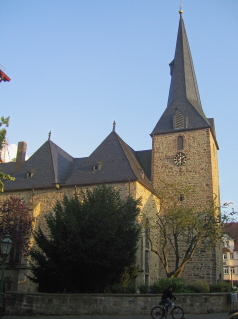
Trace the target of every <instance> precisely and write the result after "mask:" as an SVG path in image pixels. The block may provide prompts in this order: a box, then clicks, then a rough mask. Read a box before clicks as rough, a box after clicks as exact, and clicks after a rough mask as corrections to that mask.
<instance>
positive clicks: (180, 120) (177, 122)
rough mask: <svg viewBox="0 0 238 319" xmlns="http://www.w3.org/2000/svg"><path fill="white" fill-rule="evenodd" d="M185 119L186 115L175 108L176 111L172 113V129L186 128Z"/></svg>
mask: <svg viewBox="0 0 238 319" xmlns="http://www.w3.org/2000/svg"><path fill="white" fill-rule="evenodd" d="M186 121H187V119H186V116H185V115H184V114H183V113H181V112H179V111H178V110H176V113H175V114H174V117H173V126H174V129H175V130H179V129H183V128H186V127H187V123H186Z"/></svg>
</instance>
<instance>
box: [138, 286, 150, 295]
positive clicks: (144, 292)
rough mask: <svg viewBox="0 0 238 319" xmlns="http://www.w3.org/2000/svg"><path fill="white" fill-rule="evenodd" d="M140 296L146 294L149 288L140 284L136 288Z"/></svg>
mask: <svg viewBox="0 0 238 319" xmlns="http://www.w3.org/2000/svg"><path fill="white" fill-rule="evenodd" d="M138 289H139V291H140V294H147V293H148V291H149V287H148V285H146V284H142V285H140V286H139V287H138Z"/></svg>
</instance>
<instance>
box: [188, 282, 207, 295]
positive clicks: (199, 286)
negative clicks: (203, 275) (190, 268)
mask: <svg viewBox="0 0 238 319" xmlns="http://www.w3.org/2000/svg"><path fill="white" fill-rule="evenodd" d="M189 287H190V289H191V290H193V291H194V292H200V293H207V292H209V291H210V286H209V284H208V283H207V282H206V281H205V280H197V281H195V282H194V283H193V284H192V285H189Z"/></svg>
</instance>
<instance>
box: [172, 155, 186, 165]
mask: <svg viewBox="0 0 238 319" xmlns="http://www.w3.org/2000/svg"><path fill="white" fill-rule="evenodd" d="M186 160H187V157H186V155H185V154H184V153H182V152H179V153H177V154H176V155H175V156H174V164H175V165H177V166H181V165H184V164H185V163H186Z"/></svg>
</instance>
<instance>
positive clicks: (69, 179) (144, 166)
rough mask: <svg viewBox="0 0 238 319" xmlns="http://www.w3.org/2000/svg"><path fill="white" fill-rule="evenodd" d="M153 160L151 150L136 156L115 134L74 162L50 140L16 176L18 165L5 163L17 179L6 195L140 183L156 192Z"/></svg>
mask: <svg viewBox="0 0 238 319" xmlns="http://www.w3.org/2000/svg"><path fill="white" fill-rule="evenodd" d="M150 160H151V150H149V151H139V152H135V151H134V150H133V149H132V148H131V147H130V146H129V145H127V144H126V143H125V142H124V141H123V140H122V139H121V138H120V137H119V135H118V134H117V133H116V132H115V131H112V132H111V133H110V134H109V135H108V136H107V137H106V139H105V140H104V141H103V142H102V143H101V144H100V145H99V146H98V147H97V148H96V150H95V151H94V152H93V153H92V154H91V155H90V156H89V157H84V158H73V157H72V156H70V155H69V154H67V153H66V152H65V151H64V150H62V149H61V148H60V147H59V146H57V145H56V144H55V143H53V142H52V141H51V140H47V141H46V142H45V143H44V144H43V145H42V146H41V147H40V148H39V149H38V150H37V151H36V152H35V153H34V154H33V155H32V156H31V157H30V158H29V159H28V160H27V161H25V163H24V164H23V166H22V167H21V168H20V169H19V170H18V171H17V172H15V173H14V164H15V163H2V165H1V171H3V172H4V173H8V174H11V176H13V177H15V181H14V182H12V181H7V182H5V191H13V190H24V189H38V188H50V187H54V186H56V185H57V184H59V185H62V186H63V185H65V186H72V185H73V186H74V185H94V184H102V183H118V182H129V181H138V182H140V183H141V184H142V185H143V186H145V187H146V188H147V189H149V190H150V191H151V192H154V188H153V186H152V184H151V182H150V179H149V177H150V166H151V162H150ZM147 174H149V175H148V176H147Z"/></svg>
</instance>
